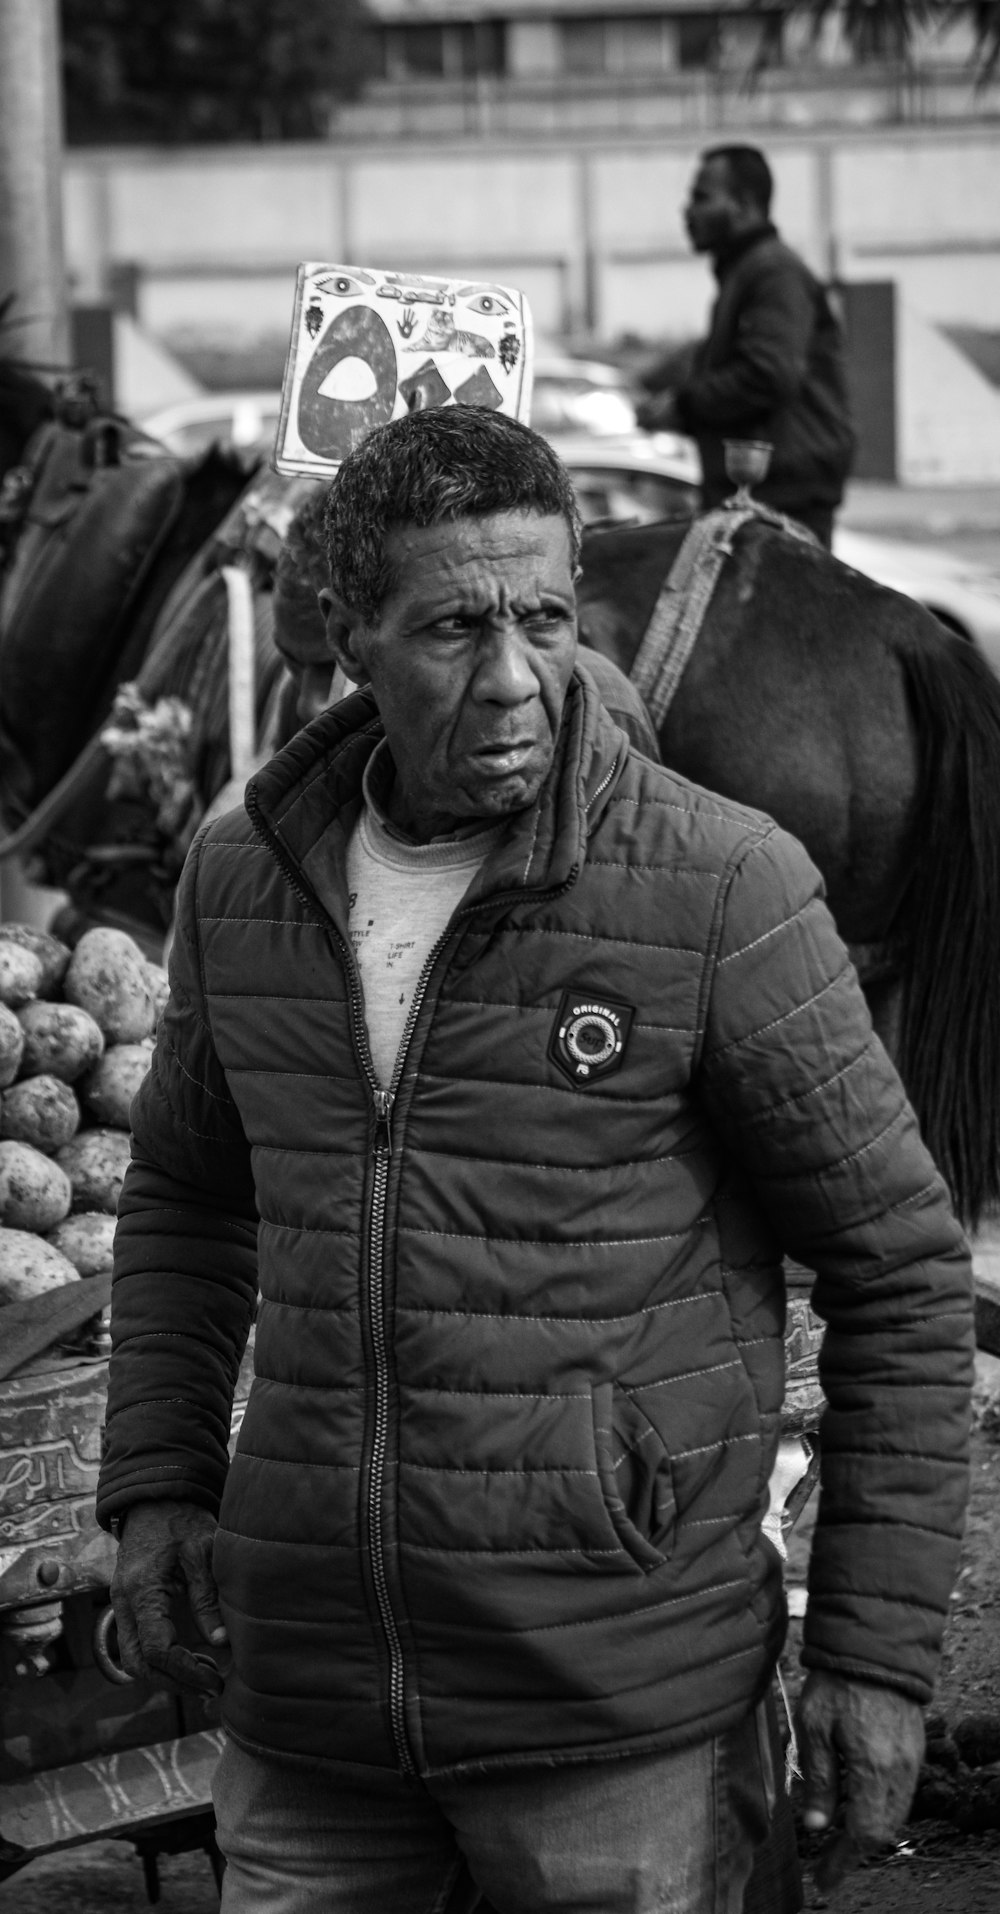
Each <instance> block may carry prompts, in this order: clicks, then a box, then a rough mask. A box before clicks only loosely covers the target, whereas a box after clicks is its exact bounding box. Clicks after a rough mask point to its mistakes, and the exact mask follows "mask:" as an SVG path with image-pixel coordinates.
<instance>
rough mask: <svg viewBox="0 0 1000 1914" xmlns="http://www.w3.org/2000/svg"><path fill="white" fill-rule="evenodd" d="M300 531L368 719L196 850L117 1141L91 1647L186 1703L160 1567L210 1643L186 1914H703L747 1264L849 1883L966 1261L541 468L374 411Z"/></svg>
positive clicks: (743, 1765)
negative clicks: (592, 643) (793, 1365)
mask: <svg viewBox="0 0 1000 1914" xmlns="http://www.w3.org/2000/svg"><path fill="white" fill-rule="evenodd" d="M329 535H330V559H331V588H330V590H329V591H328V592H327V593H326V594H325V598H326V617H327V637H328V642H329V645H330V649H331V653H332V655H333V656H334V657H336V659H337V661H338V662H339V664H340V666H341V667H342V669H343V670H344V672H345V673H346V674H347V676H348V677H349V678H350V679H351V680H352V681H354V682H355V683H357V684H359V685H361V686H362V687H363V689H362V690H361V692H360V693H359V694H358V695H357V696H356V697H352V698H349V699H347V700H346V701H344V702H343V703H341V704H339V705H337V706H336V707H334V708H333V709H332V710H330V711H328V712H325V713H324V714H323V715H321V716H320V717H319V718H317V719H316V720H315V722H314V723H312V724H310V725H309V726H308V727H307V728H306V729H305V730H304V731H303V732H300V733H299V735H298V736H297V737H296V738H295V739H294V740H293V741H292V743H291V744H290V745H289V746H287V747H286V749H285V750H284V751H283V752H282V753H281V754H280V755H279V756H278V757H277V758H276V759H274V760H273V761H272V762H271V763H270V764H269V765H268V766H266V767H265V769H264V770H263V771H262V772H260V773H259V774H258V776H257V777H256V778H255V779H254V780H253V782H252V784H251V786H250V788H249V790H248V794H247V802H246V814H245V815H239V814H237V813H231V814H230V815H229V816H228V817H226V818H224V819H222V820H221V821H219V822H218V823H216V824H214V825H212V826H211V827H210V828H209V829H208V831H207V832H204V833H202V834H201V835H200V837H199V838H198V840H196V843H195V845H194V847H193V849H192V852H191V856H190V858H189V861H188V864H187V867H186V870H185V874H184V878H183V880H182V891H181V897H180V900H179V908H178V923H177V933H176V937H175V940H174V947H173V952H172V957H171V998H170V1002H169V1004H168V1007H167V1010H166V1012H165V1014H164V1017H163V1019H162V1022H161V1026H160V1029H159V1033H158V1038H157V1047H156V1053H155V1057H154V1062H153V1067H152V1070H151V1072H150V1075H149V1077H148V1078H147V1080H146V1083H145V1085H144V1087H143V1089H142V1091H141V1092H140V1094H139V1096H138V1098H137V1099H136V1103H135V1105H134V1109H133V1126H134V1132H135V1141H134V1159H135V1160H134V1162H133V1164H132V1167H131V1169H130V1170H129V1174H128V1177H127V1179H126V1183H125V1188H124V1190H123V1194H122V1201H121V1206H120V1221H119V1229H118V1237H117V1243H116V1274H115V1300H114V1310H113V1319H112V1323H113V1338H114V1355H113V1359H112V1365H111V1389H110V1398H109V1405H108V1421H107V1450H106V1456H105V1461H104V1465H103V1469H102V1476H101V1485H100V1494H99V1504H98V1510H99V1516H100V1519H101V1520H102V1522H104V1523H105V1524H106V1525H108V1526H113V1527H115V1528H117V1529H118V1531H119V1535H120V1543H121V1546H120V1552H119V1567H118V1573H117V1576H116V1583H115V1589H114V1597H115V1603H116V1612H117V1615H118V1625H119V1635H120V1639H121V1643H122V1653H123V1658H124V1660H125V1662H126V1666H127V1667H129V1668H130V1669H132V1671H133V1672H136V1673H146V1672H149V1671H152V1670H155V1671H156V1672H158V1673H162V1674H167V1675H169V1676H170V1677H171V1678H173V1679H176V1680H179V1681H181V1682H187V1683H188V1684H189V1685H194V1686H197V1685H198V1684H199V1683H203V1684H204V1683H205V1682H207V1681H208V1680H209V1679H210V1678H209V1677H207V1676H206V1675H205V1673H204V1671H203V1670H202V1669H201V1668H200V1667H199V1665H198V1664H197V1663H196V1662H195V1660H194V1658H193V1656H192V1655H191V1654H190V1653H189V1652H188V1651H187V1650H186V1649H185V1648H183V1647H182V1646H181V1645H180V1644H179V1643H178V1641H177V1639H176V1635H175V1630H174V1623H173V1620H172V1618H171V1615H170V1593H171V1591H172V1590H173V1591H176V1589H177V1588H178V1586H180V1587H185V1586H186V1588H187V1591H188V1594H189V1596H190V1599H191V1602H192V1605H193V1607H194V1610H195V1613H196V1616H197V1618H198V1620H199V1623H200V1626H201V1628H202V1632H203V1633H204V1635H205V1636H206V1639H208V1640H209V1641H210V1642H213V1643H216V1644H221V1643H223V1642H224V1641H225V1640H226V1639H228V1642H229V1644H230V1646H231V1650H232V1668H231V1672H230V1673H229V1676H228V1679H227V1682H226V1690H225V1699H224V1719H225V1724H226V1728H227V1731H228V1741H227V1746H226V1749H225V1752H224V1754H223V1756H222V1760H221V1762H220V1766H219V1770H218V1775H217V1784H216V1804H217V1813H218V1819H219V1829H220V1840H221V1843H222V1846H223V1849H224V1851H225V1853H226V1855H227V1858H228V1864H229V1865H228V1869H227V1875H226V1886H225V1891H224V1900H223V1906H224V1908H225V1909H226V1910H227V1914H236V1910H240V1914H264V1910H267V1911H268V1914H277V1910H281V1914H314V1911H315V1914H318V1910H319V1909H321V1908H322V1909H323V1910H333V1911H334V1914H362V1910H369V1909H372V1910H375V1909H378V1910H384V1909H392V1910H396V1911H398V1914H411V1910H412V1914H418V1911H419V1914H423V1911H424V1910H426V1909H430V1908H444V1906H445V1905H446V1902H447V1897H448V1894H449V1892H450V1891H451V1888H452V1886H453V1884H454V1883H455V1882H456V1881H457V1880H458V1878H459V1875H460V1872H461V1870H462V1868H463V1866H465V1867H467V1869H468V1872H469V1873H470V1874H471V1876H472V1879H473V1880H474V1881H475V1883H476V1885H477V1886H478V1888H479V1889H480V1890H481V1891H482V1892H483V1893H484V1894H485V1895H486V1896H487V1897H488V1899H489V1901H490V1902H491V1904H492V1905H493V1906H494V1907H496V1908H498V1909H503V1910H504V1914H529V1910H530V1911H531V1914H536V1911H537V1914H540V1910H543V1909H545V1910H551V1909H562V1910H569V1909H574V1910H575V1909H578V1908H581V1907H583V1906H592V1907H600V1908H601V1909H602V1910H604V1914H611V1911H612V1910H615V1911H617V1910H623V1911H624V1910H633V1911H634V1914H638V1910H640V1909H641V1910H647V1909H652V1908H669V1909H671V1910H672V1911H673V1914H723V1911H725V1914H737V1910H738V1909H739V1908H740V1905H741V1902H742V1897H743V1889H744V1885H745V1882H746V1880H747V1877H748V1874H749V1871H750V1868H751V1865H752V1858H753V1850H754V1847H755V1845H756V1844H757V1843H758V1842H759V1841H760V1840H761V1838H762V1836H763V1834H764V1832H765V1829H766V1826H767V1820H768V1815H769V1813H770V1810H771V1807H772V1806H773V1801H774V1795H775V1791H776V1785H775V1775H774V1772H773V1765H772V1762H771V1760H770V1755H769V1745H768V1742H767V1738H766V1735H765V1734H764V1732H763V1712H762V1708H763V1699H764V1697H765V1695H766V1692H767V1689H768V1686H769V1683H770V1680H771V1676H772V1673H773V1669H774V1666H775V1662H776V1658H777V1655H778V1652H779V1650H780V1646H781V1642H782V1639H783V1634H784V1628H785V1611H784V1604H783V1599H782V1591H781V1573H780V1566H779V1563H778V1560H777V1556H776V1552H775V1550H774V1548H773V1546H772V1544H771V1543H770V1542H769V1541H768V1539H767V1537H766V1536H765V1535H764V1534H763V1532H762V1529H761V1518H762V1515H763V1513H764V1512H765V1509H766V1506H767V1483H768V1477H769V1474H770V1470H771V1465H772V1461H773V1457H774V1452H775V1446H776V1441H777V1429H778V1414H779V1410H780V1404H781V1397H782V1385H783V1346H782V1325H783V1314H784V1295H783V1286H782V1277H781V1258H782V1254H783V1252H785V1251H787V1252H788V1253H789V1254H791V1255H792V1256H793V1257H794V1258H795V1259H796V1260H797V1261H799V1262H800V1263H804V1264H805V1265H806V1266H807V1267H809V1268H812V1269H814V1270H815V1271H816V1272H817V1280H816V1287H815V1291H814V1306H815V1307H816V1309H817V1310H818V1312H819V1314H820V1315H821V1316H822V1317H823V1318H824V1320H825V1322H826V1325H827V1330H826V1336H825V1342H824V1348H823V1355H822V1366H821V1373H822V1380H823V1384H824V1389H825V1393H826V1397H827V1402H828V1408H827V1411H826V1416H825V1420H824V1424H823V1431H822V1434H823V1477H822V1493H821V1501H820V1511H819V1519H818V1525H817V1533H816V1540H815V1544H814V1548H813V1556H812V1564H811V1571H810V1577H811V1579H810V1604H809V1613H808V1620H807V1624H806V1635H805V1648H804V1659H805V1661H806V1663H807V1666H808V1669H809V1673H808V1676H807V1681H806V1687H805V1691H804V1697H803V1703H802V1710H801V1718H800V1728H801V1737H802V1745H803V1753H804V1756H805V1760H806V1765H807V1776H808V1795H809V1803H808V1811H807V1818H808V1819H809V1820H810V1821H811V1824H812V1825H815V1826H824V1825H826V1824H827V1823H829V1822H830V1821H831V1820H832V1818H833V1816H834V1813H835V1810H836V1808H837V1805H838V1798H839V1796H840V1794H841V1792H842V1791H843V1792H844V1793H846V1796H847V1834H846V1836H845V1837H844V1840H845V1841H846V1843H847V1845H848V1846H851V1845H863V1844H864V1843H865V1842H866V1841H870V1840H877V1839H880V1838H881V1839H885V1838H888V1837H889V1836H890V1835H891V1833H892V1831H893V1829H894V1828H895V1826H896V1825H897V1824H898V1822H899V1820H900V1819H901V1818H902V1816H903V1814H904V1813H905V1810H906V1807H907V1805H908V1800H909V1793H910V1791H911V1790H912V1786H913V1782H914V1779H915V1775H916V1770H917V1765H918V1762H919V1757H920V1751H921V1746H922V1723H921V1706H922V1704H923V1703H925V1702H926V1701H927V1699H928V1697H929V1695H930V1693H931V1689H932V1684H933V1679H934V1673H935V1668H936V1663H937V1657H938V1653H939V1648H940V1637H941V1630H942V1626H943V1621H944V1617H945V1614H946V1611H947V1605H948V1598H949V1594H950V1590H951V1586H952V1581H953V1578H954V1575H955V1572H956V1566H957V1554H958V1542H959V1536H960V1531H961V1523H962V1514H963V1509H964V1501H965V1494H966V1475H967V1425H968V1400H969V1388H970V1381H971V1349H972V1335H971V1294H970V1278H969V1260H968V1253H967V1248H966V1245H965V1243H964V1239H963V1237H962V1234H961V1231H960V1230H959V1228H958V1226H957V1224H956V1222H955V1220H954V1218H953V1216H952V1214H951V1211H950V1208H949V1204H948V1199H947V1195H946V1192H945V1190H944V1187H943V1184H942V1182H941V1179H940V1177H939V1176H938V1175H937V1173H936V1171H935V1168H934V1165H933V1163H932V1162H931V1161H930V1159H929V1157H928V1156H927V1154H926V1151H925V1150H924V1148H923V1146H922V1144H921V1142H920V1138H919V1135H918V1133H917V1129H916V1125H915V1122H914V1119H913V1116H912V1113H911V1111H910V1110H909V1107H908V1105H907V1103H906V1099H905V1096H904V1093H903V1091H902V1088H901V1085H900V1083H899V1080H898V1078H897V1076H896V1075H895V1072H894V1071H893V1069H892V1067H891V1065H890V1064H889V1062H888V1060H887V1058H886V1056H885V1054H884V1052H883V1051H882V1049H881V1047H880V1045H879V1044H878V1042H877V1040H876V1039H875V1037H874V1036H873V1034H872V1031H871V1028H870V1024H869V1022H868V1018H867V1014H866V1011H865V1006H864V1002H863V999H862V998H861V995H860V993H859V990H858V986H857V981H856V978H855V976H854V973H853V970H852V969H851V966H850V963H849V961H848V959H847V955H846V952H845V951H844V948H843V946H842V944H841V943H840V941H839V939H838V937H837V935H836V932H835V930H834V928H833V925H832V922H831V920H830V918H829V915H828V913H827V911H826V909H825V907H824V905H823V903H822V901H821V886H820V882H819V879H818V876H817V873H816V871H815V870H814V869H813V867H812V866H811V864H810V863H809V860H808V858H807V857H806V855H805V853H804V851H803V850H802V848H801V847H800V846H799V845H798V844H797V843H796V842H795V841H794V840H793V839H791V838H788V837H787V836H785V835H784V834H783V833H782V832H780V831H779V830H778V829H777V828H776V827H775V826H774V825H773V824H772V823H771V821H770V820H769V819H767V818H764V817H761V816H759V815H758V814H755V813H752V812H749V811H745V810H742V809H741V808H740V807H738V806H735V805H731V804H729V803H727V802H724V801H722V800H720V799H718V798H715V797H713V796H711V795H710V794H708V793H706V792H704V791H700V790H698V789H697V788H696V787H693V786H691V785H688V784H686V783H685V782H684V781H683V780H681V779H678V778H676V777H674V776H673V775H672V774H671V773H670V772H669V771H667V770H664V769H663V768H662V767H660V766H657V765H653V764H652V763H650V762H649V761H648V760H647V759H645V758H643V757H641V756H639V755H638V754H635V753H633V752H632V751H630V748H629V745H628V742H627V739H626V738H625V736H624V734H623V733H622V732H621V731H619V730H618V728H617V727H616V726H615V725H614V724H613V723H612V722H611V721H610V720H609V718H608V717H607V715H606V714H605V713H604V711H603V709H602V707H601V705H600V702H599V700H598V699H597V697H596V695H595V692H594V689H593V686H592V683H591V681H590V680H589V678H588V676H587V674H586V672H585V671H584V670H580V669H579V668H578V667H577V666H576V663H575V614H574V596H573V576H574V567H575V564H576V558H577V552H578V537H579V527H578V522H577V519H576V515H575V509H574V505H573V499H572V492H571V488H570V485H569V481H568V478H567V475H566V474H565V472H564V471H563V469H562V467H561V466H560V465H559V462H558V460H557V459H556V458H555V456H554V454H553V453H552V452H551V450H550V449H549V448H548V447H547V446H546V445H545V444H544V442H543V441H542V440H540V439H539V438H538V437H537V436H536V435H535V434H533V433H531V432H530V431H529V430H528V429H527V428H526V427H523V426H519V425H517V424H516V423H514V422H513V421H511V420H509V419H506V418H504V417H503V416H502V415H498V414H487V413H484V412H477V411H475V410H474V409H469V408H464V407H456V408H451V407H449V408H447V409H446V410H440V411H434V412H426V413H419V414H415V415H412V416H410V417H408V418H406V419H403V420H399V421H397V422H395V423H394V424H392V425H389V426H386V427H384V428H382V429H380V430H379V431H378V432H376V433H374V434H372V435H371V436H370V437H369V438H368V439H367V440H366V441H365V442H364V444H363V445H362V447H361V448H360V450H359V451H357V452H355V453H354V454H353V455H352V457H351V458H350V459H349V460H348V461H347V462H346V463H345V465H344V466H343V467H342V469H341V471H340V473H339V475H338V477H337V479H336V480H335V481H334V484H333V486H332V487H331V495H330V513H329ZM258 1291H259V1301H258ZM255 1304H256V1307H257V1326H256V1342H255V1380H254V1384H253V1389H252V1392H251V1397H250V1402H249V1405H248V1408H247V1413H246V1417H245V1420H244V1422H243V1425H242V1428H241V1431H240V1434H239V1438H238V1441H237V1445H236V1451H235V1455H234V1457H233V1459H232V1462H231V1463H230V1462H229V1459H228V1454H227V1437H228V1433H229V1407H230V1403H231V1399H232V1391H233V1384H234V1379H235V1374H236V1369H237V1366H238V1363H239V1359H240V1356H241V1354H242V1351H243V1348H244V1345H245V1342H246V1338H247V1335H248V1332H249V1327H250V1323H251V1319H252V1316H253V1312H254V1307H255ZM841 1764H843V1766H841Z"/></svg>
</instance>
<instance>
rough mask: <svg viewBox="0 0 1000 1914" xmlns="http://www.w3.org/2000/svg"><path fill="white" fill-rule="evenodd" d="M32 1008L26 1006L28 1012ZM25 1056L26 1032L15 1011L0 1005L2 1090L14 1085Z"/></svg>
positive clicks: (0, 1070) (0, 1073)
mask: <svg viewBox="0 0 1000 1914" xmlns="http://www.w3.org/2000/svg"><path fill="white" fill-rule="evenodd" d="M29 1007H30V1006H29V1005H27V1004H26V1005H25V1009H26V1010H27V1009H28V1008H29ZM23 1055H24V1031H23V1030H22V1028H21V1025H20V1022H19V1021H18V1019H17V1017H16V1016H15V1015H14V1012H13V1010H8V1008H7V1005H6V1004H0V1090H6V1088H7V1085H8V1083H13V1081H14V1078H15V1077H16V1076H17V1073H18V1071H19V1070H20V1068H21V1058H22V1057H23Z"/></svg>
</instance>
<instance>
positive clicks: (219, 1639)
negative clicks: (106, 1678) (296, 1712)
mask: <svg viewBox="0 0 1000 1914" xmlns="http://www.w3.org/2000/svg"><path fill="white" fill-rule="evenodd" d="M215 1529H216V1523H215V1517H214V1516H212V1515H209V1513H208V1510H207V1509H202V1508H198V1507H197V1506H196V1505H195V1504H194V1503H193V1502H137V1503H136V1504H135V1505H134V1507H132V1508H130V1509H129V1511H128V1514H127V1515H126V1516H125V1518H124V1521H123V1524H122V1532H121V1540H120V1542H119V1544H118V1565H117V1567H116V1569H115V1573H114V1579H113V1581H112V1583H111V1600H112V1602H113V1604H114V1611H115V1622H116V1624H117V1627H118V1647H119V1652H120V1654H121V1658H122V1667H123V1668H124V1669H125V1671H126V1673H127V1674H129V1675H132V1676H133V1677H134V1678H135V1680H137V1681H149V1680H150V1679H151V1678H152V1677H155V1676H157V1675H161V1676H162V1675H165V1676H166V1678H167V1680H168V1681H170V1682H173V1683H175V1684H176V1686H177V1687H178V1688H193V1689H195V1690H196V1691H197V1692H198V1693H199V1694H203V1695H217V1694H219V1693H220V1692H221V1689H222V1677H221V1675H220V1674H219V1672H218V1669H217V1668H215V1667H214V1666H213V1665H212V1664H211V1663H210V1660H209V1657H208V1656H207V1655H205V1656H200V1655H195V1654H192V1652H191V1650H190V1649H187V1648H182V1647H181V1645H180V1643H179V1641H178V1639H177V1630H176V1628H175V1626H174V1622H173V1618H172V1616H171V1613H170V1607H171V1600H172V1599H176V1598H177V1597H178V1596H181V1597H182V1598H183V1597H186V1599H187V1602H188V1605H189V1607H190V1609H191V1612H192V1614H193V1615H194V1618H195V1621H196V1622H197V1624H198V1628H199V1629H200V1631H201V1633H202V1635H203V1636H204V1637H205V1640H206V1641H207V1642H211V1644H212V1646H213V1648H220V1647H222V1646H223V1645H224V1644H225V1642H226V1640H227V1636H226V1631H225V1628H224V1627H223V1625H222V1616H221V1614H220V1613H219V1597H218V1593H217V1590H216V1586H215V1581H214V1578H213V1575H212V1543H213V1541H214V1539H215Z"/></svg>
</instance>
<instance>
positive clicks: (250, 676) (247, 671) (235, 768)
mask: <svg viewBox="0 0 1000 1914" xmlns="http://www.w3.org/2000/svg"><path fill="white" fill-rule="evenodd" d="M221 570H222V579H223V583H224V585H225V587H226V599H227V604H228V612H229V619H228V625H229V763H230V777H232V778H242V779H244V780H245V779H246V778H248V777H249V776H250V774H251V772H252V771H253V770H255V769H256V758H255V751H256V745H257V710H256V684H255V678H256V659H255V655H254V609H253V586H252V584H251V582H250V577H249V574H248V572H247V571H246V570H245V569H244V567H243V566H242V565H223V566H222V567H221Z"/></svg>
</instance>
